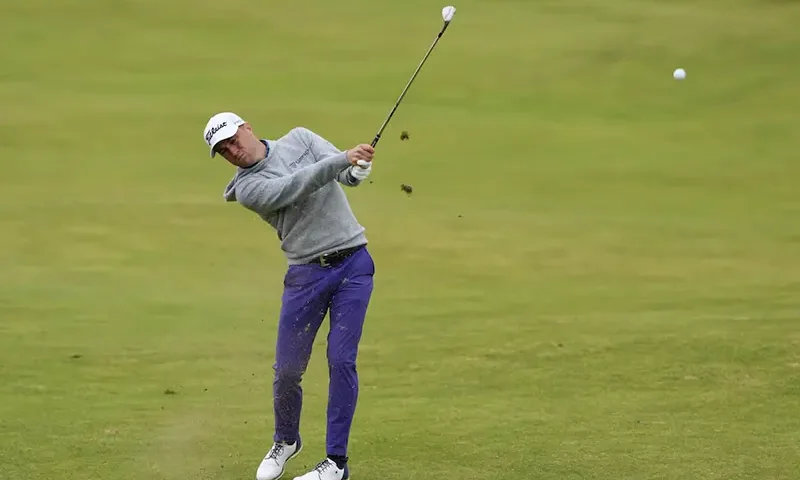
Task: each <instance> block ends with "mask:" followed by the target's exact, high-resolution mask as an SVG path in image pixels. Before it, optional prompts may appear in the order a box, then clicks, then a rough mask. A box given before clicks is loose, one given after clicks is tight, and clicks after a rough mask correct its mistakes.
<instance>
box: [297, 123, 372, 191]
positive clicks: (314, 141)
mask: <svg viewBox="0 0 800 480" xmlns="http://www.w3.org/2000/svg"><path fill="white" fill-rule="evenodd" d="M297 131H298V133H300V135H301V136H302V137H303V140H304V141H305V143H306V144H307V145H308V146H309V148H310V149H311V153H312V154H313V155H314V159H315V160H316V161H317V162H318V161H320V160H322V159H324V158H326V157H330V156H332V155H338V154H339V153H341V152H342V151H341V150H339V149H338V148H336V146H335V145H333V143H331V142H329V141H328V140H326V139H325V138H323V137H321V136H320V135H318V134H316V133H314V132H313V131H311V130H309V129H307V128H304V127H297ZM354 168H355V167H354ZM336 181H337V182H339V183H341V184H342V185H346V186H348V187H356V186H358V185H359V184H360V183H361V180H359V179H357V178H356V177H354V176H353V175H352V174H351V173H350V168H345V169H344V170H342V171H341V172H339V174H338V175H336Z"/></svg>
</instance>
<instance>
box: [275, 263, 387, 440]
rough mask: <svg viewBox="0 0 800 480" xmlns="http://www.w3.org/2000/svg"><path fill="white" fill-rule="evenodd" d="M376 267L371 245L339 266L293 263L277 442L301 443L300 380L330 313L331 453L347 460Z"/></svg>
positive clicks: (279, 367)
mask: <svg viewBox="0 0 800 480" xmlns="http://www.w3.org/2000/svg"><path fill="white" fill-rule="evenodd" d="M374 273H375V264H374V263H373V261H372V256H371V255H370V254H369V252H368V251H367V248H366V247H362V248H360V249H359V250H357V251H356V252H355V253H353V254H352V255H350V256H349V257H347V258H346V259H344V260H343V261H341V262H340V263H337V264H334V265H331V266H327V267H323V266H321V265H316V264H307V265H290V266H289V270H288V271H287V272H286V277H285V278H284V282H283V285H284V292H283V298H282V307H281V315H280V321H279V324H278V343H277V348H276V352H275V365H274V369H275V380H274V382H273V395H274V408H275V438H274V440H275V441H276V442H279V441H286V442H289V443H292V442H294V441H296V440H297V439H298V438H299V436H300V433H299V430H300V411H301V409H302V404H303V389H302V388H301V386H300V382H301V378H302V376H303V374H304V373H305V371H306V367H307V366H308V361H309V359H310V358H311V347H312V345H313V343H314V339H315V337H316V335H317V331H318V330H319V328H320V326H321V325H322V320H323V319H324V318H325V314H326V313H327V312H328V310H330V331H329V333H328V352H327V353H328V371H329V375H330V384H329V387H328V412H327V416H328V425H327V438H326V448H327V452H326V453H327V454H328V455H341V456H347V444H348V440H349V437H350V427H351V425H352V422H353V414H354V413H355V408H356V401H357V399H358V373H357V371H356V356H357V353H358V344H359V341H360V340H361V331H362V327H363V326H364V318H365V316H366V313H367V307H368V305H369V300H370V297H371V296H372V277H373V274H374Z"/></svg>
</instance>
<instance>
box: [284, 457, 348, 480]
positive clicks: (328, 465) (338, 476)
mask: <svg viewBox="0 0 800 480" xmlns="http://www.w3.org/2000/svg"><path fill="white" fill-rule="evenodd" d="M348 478H350V471H349V469H348V468H347V464H345V466H344V468H343V469H342V468H339V467H338V466H337V465H336V462H334V461H333V460H331V459H330V458H326V459H325V460H323V461H321V462H319V464H317V466H316V467H314V469H313V470H311V471H310V472H308V473H306V474H305V475H303V476H301V477H294V480H347V479H348Z"/></svg>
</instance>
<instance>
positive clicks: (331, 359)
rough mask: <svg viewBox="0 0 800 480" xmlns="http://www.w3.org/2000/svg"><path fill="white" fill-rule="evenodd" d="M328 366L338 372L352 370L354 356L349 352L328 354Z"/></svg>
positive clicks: (354, 361)
mask: <svg viewBox="0 0 800 480" xmlns="http://www.w3.org/2000/svg"><path fill="white" fill-rule="evenodd" d="M328 367H329V368H330V369H331V370H334V371H339V372H348V371H354V370H355V369H356V358H355V355H353V354H351V353H336V354H332V355H329V356H328Z"/></svg>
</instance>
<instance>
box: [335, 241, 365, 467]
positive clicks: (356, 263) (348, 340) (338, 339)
mask: <svg viewBox="0 0 800 480" xmlns="http://www.w3.org/2000/svg"><path fill="white" fill-rule="evenodd" d="M348 260H352V261H347V262H346V263H347V264H346V265H345V266H344V269H345V270H344V272H343V280H342V282H341V283H340V284H339V286H338V288H337V290H336V291H335V292H334V294H333V299H332V301H331V314H330V319H331V330H330V333H329V334H328V369H329V372H330V385H329V391H328V412H327V414H328V431H327V442H326V448H327V454H328V456H329V457H330V458H332V459H334V460H339V461H346V459H347V446H348V440H349V437H350V427H351V425H352V422H353V415H354V413H355V409H356V402H357V400H358V372H357V370H356V356H357V354H358V344H359V342H360V341H361V332H362V329H363V326H364V319H365V317H366V314H367V307H368V306H369V301H370V297H371V296H372V288H373V275H374V273H375V264H374V263H373V261H372V257H371V256H370V254H369V252H368V251H367V250H366V249H364V250H362V251H360V252H358V253H356V254H355V255H353V258H352V259H348ZM337 463H338V462H337Z"/></svg>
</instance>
